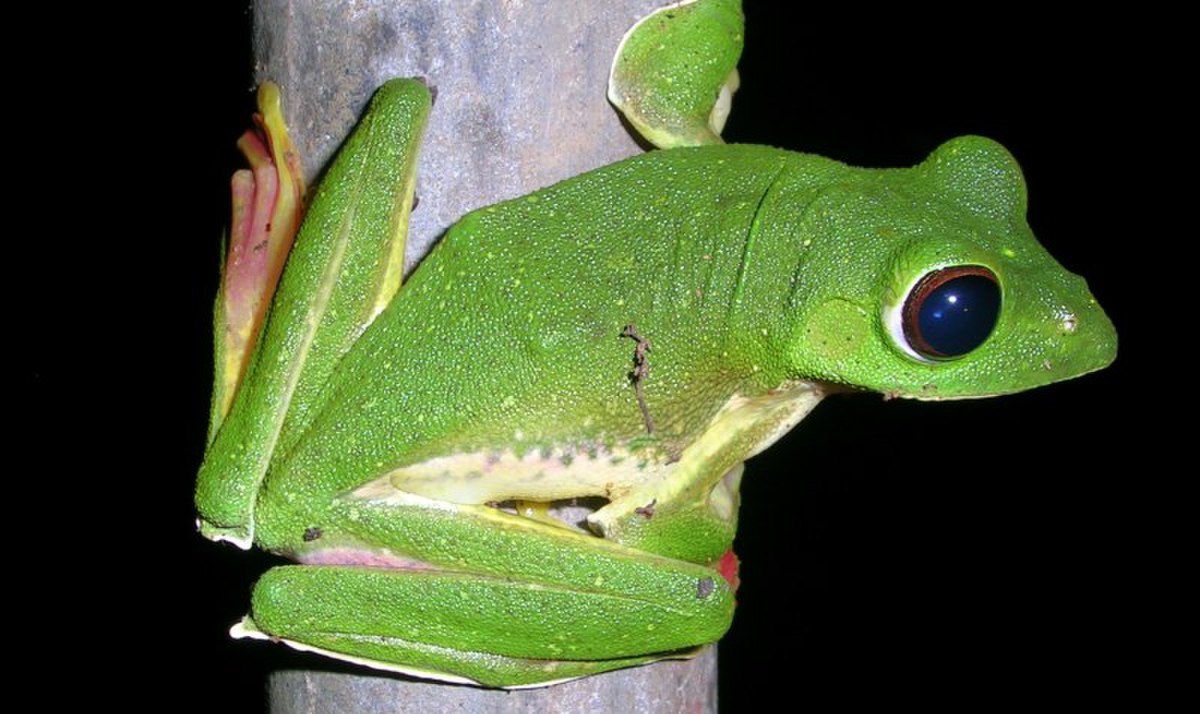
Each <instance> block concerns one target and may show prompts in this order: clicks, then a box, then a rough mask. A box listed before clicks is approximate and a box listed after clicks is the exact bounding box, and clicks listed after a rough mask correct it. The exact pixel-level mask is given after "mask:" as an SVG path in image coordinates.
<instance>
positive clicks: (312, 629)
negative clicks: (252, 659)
mask: <svg viewBox="0 0 1200 714" xmlns="http://www.w3.org/2000/svg"><path fill="white" fill-rule="evenodd" d="M253 603H254V604H253V608H254V615H253V618H246V620H245V621H244V622H243V623H241V624H240V625H238V626H237V627H235V631H234V634H235V635H239V636H251V637H264V638H270V639H280V640H283V641H284V642H286V643H287V644H289V645H291V646H293V647H296V648H297V649H301V650H310V651H316V652H319V653H322V654H325V655H328V656H332V657H335V658H337V659H342V660H347V661H351V662H356V663H359V664H365V665H369V666H371V667H375V668H378V669H384V670H389V671H396V672H401V673H404V674H410V675H413V676H418V677H423V678H430V679H437V680H442V681H449V682H462V683H478V684H483V685H487V686H504V687H521V686H543V685H548V684H553V683H555V682H560V681H564V680H568V679H574V678H577V677H583V676H587V675H590V674H597V673H599V672H605V671H608V670H612V669H619V668H622V667H629V666H634V665H638V664H644V663H647V662H653V661H656V660H661V659H668V658H684V657H690V656H693V655H694V654H695V653H696V652H698V651H699V649H698V648H697V647H695V646H693V645H695V644H697V641H698V640H706V639H715V638H716V637H719V636H720V634H721V633H720V632H705V631H704V628H701V629H700V630H699V631H698V630H697V629H696V624H697V621H698V620H702V619H704V616H703V615H701V614H700V613H693V615H692V616H689V615H688V614H686V613H681V612H677V611H673V610H674V609H673V608H671V607H664V606H663V605H660V604H656V603H652V602H646V601H641V600H640V599H639V598H638V597H636V596H622V595H617V594H611V593H600V592H579V591H573V590H570V589H568V588H561V587H550V586H546V585H543V584H531V583H521V582H516V581H512V580H507V579H503V578H495V577H488V576H479V575H471V574H465V573H447V572H403V573H402V572H395V571H388V570H385V569H380V568H363V567H355V566H323V567H306V566H284V567H279V568H274V569H272V570H270V571H269V572H267V574H266V575H265V576H264V577H263V578H262V579H261V580H260V581H259V583H258V585H257V586H256V587H255V591H254V600H253ZM696 615H699V617H697V616H696ZM723 629H724V628H723V627H722V628H721V630H723Z"/></svg>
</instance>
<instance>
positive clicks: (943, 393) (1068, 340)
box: [791, 137, 1117, 399]
mask: <svg viewBox="0 0 1200 714" xmlns="http://www.w3.org/2000/svg"><path fill="white" fill-rule="evenodd" d="M1025 208H1026V194H1025V182H1024V179H1023V178H1022V176H1021V171H1020V168H1019V167H1018V166H1017V163H1016V161H1015V160H1014V159H1013V158H1012V156H1011V155H1009V153H1008V152H1007V151H1006V150H1005V149H1004V148H1003V147H1001V146H1000V145H999V144H996V143H995V142H993V141H991V140H988V139H984V138H981V137H963V138H959V139H955V140H953V141H950V142H947V143H946V144H943V145H942V146H941V147H939V148H938V149H937V150H936V151H934V152H933V154H932V155H931V156H930V157H929V158H928V159H927V160H926V161H925V162H924V163H922V164H920V165H919V166H917V167H915V168H913V169H909V170H899V171H872V172H868V173H867V175H866V177H865V180H854V181H851V182H846V183H845V184H839V185H835V186H833V187H831V188H830V189H828V190H826V191H824V192H823V193H822V194H821V195H820V196H819V197H818V198H817V199H816V201H814V204H813V205H812V206H810V207H809V208H808V210H807V211H806V214H805V217H804V222H805V223H807V224H810V225H808V226H807V228H806V229H805V230H806V232H808V233H810V234H814V235H818V236H820V235H828V234H829V233H830V232H831V231H832V233H833V234H834V235H836V236H837V237H838V238H839V240H837V241H831V243H835V244H838V245H842V246H847V247H845V248H844V249H840V250H838V251H813V253H814V255H813V256H812V260H811V263H813V264H819V263H824V265H812V266H811V267H813V268H815V269H818V270H822V271H824V274H826V275H828V274H834V275H837V276H838V277H837V279H835V280H825V281H820V282H817V281H813V282H811V283H810V284H812V285H816V286H817V287H816V288H815V289H814V292H809V293H806V294H805V295H804V296H803V299H798V300H797V301H796V303H795V304H794V306H793V307H794V309H795V310H796V311H797V313H798V316H799V322H798V323H796V329H795V331H794V332H793V333H792V340H793V341H792V349H791V354H792V356H793V360H794V363H797V364H801V365H803V367H802V371H803V372H805V373H807V374H810V375H818V376H820V377H821V378H823V379H828V380H830V381H832V382H836V383H841V384H848V385H853V386H857V387H862V388H866V389H871V390H875V391H880V392H883V393H885V394H889V395H893V396H900V397H910V398H916V399H954V398H966V397H983V396H990V395H995V394H1005V393H1009V392H1016V391H1020V390H1023V389H1029V388H1031V387H1036V386H1039V385H1043V384H1048V383H1050V382H1055V381H1060V380H1064V379H1069V378H1072V377H1077V376H1079V375H1082V374H1085V373H1087V372H1091V371H1094V370H1097V369H1101V368H1103V367H1105V366H1107V365H1108V364H1109V363H1111V362H1112V361H1113V359H1114V358H1115V357H1116V349H1117V336H1116V331H1115V330H1114V329H1113V325H1112V323H1111V322H1110V321H1109V319H1108V317H1107V316H1106V315H1105V314H1104V312H1103V310H1101V309H1100V306H1099V305H1098V304H1097V302H1096V299H1095V298H1093V297H1092V295H1091V293H1090V292H1089V291H1088V289H1087V285H1086V284H1085V283H1084V281H1083V279H1082V278H1080V277H1078V276H1076V275H1073V274H1071V273H1069V272H1067V271H1066V270H1065V269H1064V268H1063V267H1062V266H1061V265H1059V264H1058V263H1057V262H1056V261H1055V260H1054V258H1052V257H1051V256H1050V254H1049V253H1047V252H1046V250H1045V249H1044V248H1042V246H1041V245H1040V244H1038V242H1037V240H1036V239H1035V238H1034V236H1033V233H1032V231H1030V229H1029V226H1028V224H1027V223H1026V221H1025ZM816 253H820V255H815V254H816ZM850 266H853V267H850ZM806 269H807V268H806ZM800 278H801V280H802V279H803V275H801V276H800Z"/></svg>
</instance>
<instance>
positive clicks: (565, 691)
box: [254, 0, 717, 713]
mask: <svg viewBox="0 0 1200 714" xmlns="http://www.w3.org/2000/svg"><path fill="white" fill-rule="evenodd" d="M662 4H664V3H663V0H610V1H608V2H604V3H592V2H588V3H582V2H579V3H575V2H571V3H565V2H561V1H559V2H555V1H554V0H528V1H525V2H522V1H520V0H506V1H503V2H502V1H499V0H410V1H408V2H402V3H398V2H385V1H382V0H379V1H375V0H358V1H357V2H337V3H335V2H329V1H328V0H325V1H322V0H307V1H302V0H259V1H258V2H256V3H255V6H254V25H255V30H254V43H255V57H256V67H255V74H256V78H257V79H258V80H259V81H262V80H266V79H271V80H274V81H276V82H278V83H279V84H280V86H281V87H282V88H283V99H284V110H285V115H286V117H287V120H288V124H289V127H290V129H291V131H292V134H293V138H294V140H295V142H296V146H297V148H298V149H299V150H300V152H301V154H302V156H303V159H304V168H305V173H306V176H307V178H308V180H309V184H310V185H312V183H313V180H314V178H315V176H316V175H317V172H318V171H319V170H320V167H321V166H323V165H324V164H325V163H326V161H327V160H328V159H329V157H330V156H331V155H332V153H333V152H334V150H335V149H336V148H337V146H338V145H339V144H340V143H341V141H342V139H343V138H344V137H345V136H346V134H347V132H348V131H349V129H350V127H351V126H352V125H353V124H354V122H355V121H356V120H357V118H358V116H359V115H360V113H361V111H362V109H363V107H364V106H365V105H366V102H367V100H368V99H369V98H370V96H371V93H372V92H373V91H374V89H375V88H376V87H377V86H379V85H380V84H381V83H382V82H383V81H384V80H386V79H389V78H391V77H397V76H417V77H422V78H424V79H425V80H426V82H427V83H428V84H430V85H431V86H433V87H435V88H436V99H435V102H434V107H433V113H432V115H431V116H430V122H429V127H428V130H427V133H426V137H425V142H424V145H423V148H422V155H421V167H420V170H419V173H418V179H417V197H418V201H419V205H418V207H417V209H416V210H415V211H414V213H413V218H412V228H411V233H410V237H409V245H408V253H407V261H408V265H409V266H410V268H411V266H412V265H413V264H415V262H417V261H418V260H419V259H420V257H421V256H423V255H424V254H425V253H426V252H427V251H428V250H429V247H430V246H431V245H432V243H433V242H434V241H435V240H436V239H437V238H438V237H439V236H441V234H442V233H444V232H445V230H446V229H447V228H448V227H450V225H452V224H453V223H454V222H455V221H456V220H457V219H458V218H459V217H460V216H462V215H463V214H464V213H466V212H467V211H469V210H471V209H473V208H477V207H480V206H485V205H488V204H490V203H494V202H496V201H498V200H502V199H505V198H511V197H514V196H519V195H522V194H524V193H528V192H529V191H531V190H533V189H536V188H539V187H541V186H545V185H548V184H550V183H553V182H555V181H558V180H561V179H565V178H568V177H570V176H574V175H576V174H579V173H582V172H584V171H587V170H588V169H592V168H595V167H597V166H602V165H604V164H606V163H610V162H612V161H615V160H617V159H620V158H623V157H626V156H629V155H632V154H635V153H638V152H639V151H640V149H639V148H638V146H637V144H636V143H635V142H634V140H633V139H632V138H631V137H630V135H629V133H628V131H626V129H625V128H624V126H623V125H622V123H621V121H620V119H619V118H618V116H617V113H616V112H615V110H613V109H612V107H611V106H610V105H609V104H608V102H607V100H606V99H605V90H606V88H607V81H608V69H609V64H610V62H611V59H612V55H613V52H614V51H615V49H616V46H617V43H618V42H619V41H620V38H621V36H622V35H623V34H624V32H625V31H626V30H627V29H628V28H629V26H630V25H632V24H633V22H634V21H635V20H636V19H637V18H639V17H641V16H643V15H645V14H646V13H648V12H650V11H651V10H653V9H654V8H655V7H657V6H660V5H662ZM319 664H320V663H319V660H316V659H314V667H319ZM716 672H717V669H716V652H715V649H710V650H709V651H707V652H705V653H704V654H703V655H702V656H700V657H698V658H696V659H694V660H691V661H688V662H664V663H659V664H655V665H651V666H648V667H640V668H636V669H629V670H624V671H619V672H612V673H608V674H604V675H599V676H595V677H590V678H587V679H583V680H577V681H575V682H569V683H567V684H563V685H558V686H555V687H549V688H544V689H533V690H525V691H520V692H504V691H498V690H486V689H479V688H474V687H462V686H450V685H441V684H431V683H426V682H421V681H417V680H411V679H405V678H401V677H391V676H386V675H378V674H374V673H370V672H368V671H366V670H364V673H363V674H362V675H349V674H343V673H338V672H329V671H321V670H319V669H318V670H304V671H284V672H278V673H276V674H274V675H273V677H272V681H271V688H270V689H271V701H272V705H271V708H272V711H274V712H281V713H285V712H286V713H290V712H348V711H355V712H401V711H428V712H438V711H464V712H467V711H469V712H548V711H553V712H585V711H586V712H603V711H639V712H640V711H648V712H657V711H662V712H674V711H687V712H705V711H715V709H716V681H717V680H716Z"/></svg>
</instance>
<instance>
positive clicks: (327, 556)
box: [296, 548, 438, 570]
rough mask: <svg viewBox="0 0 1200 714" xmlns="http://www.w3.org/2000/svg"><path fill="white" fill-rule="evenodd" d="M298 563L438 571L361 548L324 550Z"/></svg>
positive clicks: (428, 566)
mask: <svg viewBox="0 0 1200 714" xmlns="http://www.w3.org/2000/svg"><path fill="white" fill-rule="evenodd" d="M296 561H297V562H299V563H301V564H303V565H361V566H364V567H368V568H388V569H390V570H438V568H435V567H434V566H432V565H430V564H429V563H426V562H423V561H420V560H412V559H410V558H402V557H400V556H397V555H388V554H385V553H377V552H375V551H370V550H362V549H360V548H323V549H321V550H314V551H310V552H308V553H305V554H304V555H301V556H300V557H298V558H296Z"/></svg>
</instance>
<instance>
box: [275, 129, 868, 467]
mask: <svg viewBox="0 0 1200 714" xmlns="http://www.w3.org/2000/svg"><path fill="white" fill-rule="evenodd" d="M847 170H848V169H847V168H846V167H845V166H844V165H842V164H839V163H837V162H834V161H831V160H828V159H824V158H821V157H816V156H809V155H803V154H796V153H792V152H787V151H783V150H778V149H772V148H768V147H760V146H718V147H704V148H699V149H679V150H672V151H660V152H653V153H650V154H646V155H643V156H639V157H635V158H633V159H629V160H626V161H623V162H619V163H617V164H612V165H609V166H606V167H603V168H601V169H598V170H596V171H593V172H590V173H588V174H584V175H581V176H579V177H575V178H573V179H569V180H567V181H563V182H561V183H558V184H555V185H553V186H550V187H548V188H546V189H543V190H540V191H538V192H535V193H533V194H530V195H528V196H524V197H521V198H517V199H513V200H510V201H506V202H503V203H499V204H496V205H494V206H489V207H486V208H483V209H479V210H477V211H474V212H472V213H470V214H468V215H467V216H465V217H464V218H463V219H462V220H461V221H459V222H458V223H457V224H456V225H455V226H454V227H453V228H451V229H450V231H449V232H448V233H447V235H446V237H445V239H444V240H443V241H442V243H441V244H440V245H439V246H438V247H437V248H436V249H435V250H434V252H433V253H432V254H431V255H430V256H429V257H428V258H427V259H426V260H425V261H424V263H422V265H421V266H420V267H419V268H418V269H417V270H416V271H415V272H414V274H413V276H412V278H411V280H410V281H409V282H408V283H407V284H405V285H404V286H403V287H402V288H401V290H400V292H399V294H398V295H397V297H396V299H395V300H394V301H393V303H392V304H391V305H390V306H389V307H388V309H387V310H386V311H385V312H384V313H383V314H381V315H380V316H379V317H378V318H377V319H376V321H375V323H374V324H372V326H371V328H370V329H369V330H368V331H367V333H365V334H364V335H363V338H362V339H361V340H360V341H359V343H358V344H357V345H356V346H355V348H354V350H353V351H352V352H351V353H350V354H348V355H347V356H346V358H345V360H344V361H343V363H342V365H341V366H340V367H339V386H338V388H337V391H336V392H335V393H333V394H331V395H330V397H329V400H328V401H327V403H326V404H325V407H324V408H323V411H322V413H321V415H320V416H319V417H318V419H317V420H316V421H315V422H314V424H313V426H312V429H311V431H310V434H309V437H308V438H306V439H305V440H303V443H304V446H303V447H302V448H303V450H304V451H305V452H306V453H300V454H296V455H295V456H296V457H297V458H298V459H300V460H301V461H305V460H308V459H317V460H321V461H325V460H328V459H334V460H337V461H339V462H342V463H341V467H343V468H345V469H347V471H348V472H349V471H359V470H360V469H359V467H358V466H361V467H362V470H364V473H361V474H358V475H357V476H351V475H349V473H348V475H347V477H346V481H345V483H346V484H347V485H350V484H353V483H356V482H357V479H358V478H359V477H361V476H364V475H365V471H372V470H376V469H377V466H376V464H379V463H389V464H394V463H396V462H397V461H401V462H410V461H415V460H420V459H424V458H429V457H432V456H436V455H439V453H435V452H432V451H431V452H430V453H426V450H429V449H436V450H438V451H443V450H445V449H446V448H448V445H450V446H451V447H453V448H461V449H464V450H466V449H469V450H476V449H481V448H487V447H488V445H489V444H495V443H508V442H510V441H511V440H512V438H513V434H514V432H515V433H517V434H518V435H519V436H520V437H521V438H522V439H525V440H527V441H528V445H529V447H530V448H538V447H540V446H543V445H544V444H546V443H550V442H554V441H555V440H560V439H562V438H568V437H570V438H580V436H581V435H578V434H572V435H565V434H560V433H558V430H559V429H560V428H561V425H564V424H571V425H578V424H581V423H583V422H584V417H583V415H593V417H594V418H592V419H590V421H591V422H593V423H596V424H597V427H596V428H597V430H598V434H597V436H599V431H604V432H606V433H612V432H613V431H614V430H615V431H619V432H622V433H636V432H638V431H640V430H643V429H644V426H643V423H642V416H641V414H640V412H639V410H638V407H637V404H636V401H635V399H634V395H633V391H632V389H631V387H630V379H629V373H630V369H631V366H632V356H633V353H634V343H633V342H632V341H631V340H630V339H628V338H625V337H622V336H621V334H622V331H623V329H624V327H625V326H626V325H630V324H633V325H636V326H637V329H638V330H639V331H640V333H641V334H643V335H645V336H646V338H647V339H649V340H651V342H652V343H653V350H654V353H653V358H652V360H653V362H652V369H653V377H652V378H651V380H652V381H651V384H652V388H650V389H649V391H650V392H651V394H650V397H649V398H650V399H651V400H652V401H653V400H655V399H664V400H668V401H669V400H671V399H672V398H673V397H678V398H679V399H682V398H683V395H684V392H685V390H691V391H688V392H687V394H688V395H689V396H691V397H694V396H695V394H696V391H695V390H705V389H708V390H717V391H720V390H726V391H728V390H731V389H732V388H733V381H736V379H737V375H736V374H730V368H729V365H727V364H716V363H715V362H714V360H715V359H716V356H717V355H719V354H720V353H721V351H722V347H723V345H725V344H726V343H727V339H726V338H727V336H728V335H727V332H728V329H729V317H730V308H731V305H732V304H733V302H734V301H735V300H736V298H737V293H738V290H739V288H740V286H741V283H740V281H741V280H742V279H743V278H744V275H743V272H744V271H743V268H744V265H745V260H746V255H747V252H748V250H749V243H750V242H751V236H752V233H753V230H754V228H755V217H756V215H758V212H759V210H760V208H761V206H762V204H763V201H764V197H766V196H767V195H768V193H769V192H770V191H771V189H772V187H773V186H774V185H775V184H776V183H777V182H778V181H779V180H780V178H781V177H782V176H785V175H786V176H788V177H789V184H790V185H791V187H792V189H793V190H797V191H803V190H804V188H803V186H804V185H805V184H807V185H809V186H810V187H811V188H812V190H816V189H817V188H819V187H820V186H821V185H823V184H824V183H826V182H828V181H829V180H830V177H831V176H833V175H836V174H837V173H839V172H844V171H847ZM797 210H800V207H798V208H797ZM734 371H735V372H736V370H734ZM706 375H711V377H710V378H706ZM692 401H695V402H696V403H704V404H719V403H720V402H719V400H715V399H704V400H696V399H693V400H692ZM696 417H697V419H702V418H704V415H696ZM380 429H384V430H387V431H388V432H389V433H388V434H387V435H386V436H384V437H381V438H362V439H355V438H353V437H350V441H351V442H354V443H359V444H363V445H364V446H363V447H362V448H364V449H370V450H371V451H370V453H358V452H355V451H353V450H351V451H349V452H346V451H345V449H344V444H345V440H346V439H347V435H348V434H353V433H359V434H362V433H366V432H368V431H372V430H375V431H377V430H380ZM366 445H371V446H366ZM338 449H342V451H338ZM380 449H386V452H384V451H381V450H380ZM356 465H357V466H356Z"/></svg>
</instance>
